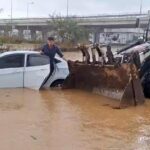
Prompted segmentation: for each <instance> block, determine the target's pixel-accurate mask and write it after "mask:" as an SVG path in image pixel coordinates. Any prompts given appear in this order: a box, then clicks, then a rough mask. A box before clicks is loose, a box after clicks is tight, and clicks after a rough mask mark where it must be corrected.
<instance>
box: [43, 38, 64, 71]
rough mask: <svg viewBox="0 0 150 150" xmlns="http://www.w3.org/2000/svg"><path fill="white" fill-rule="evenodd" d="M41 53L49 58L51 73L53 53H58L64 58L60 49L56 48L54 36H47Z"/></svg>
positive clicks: (52, 69)
mask: <svg viewBox="0 0 150 150" xmlns="http://www.w3.org/2000/svg"><path fill="white" fill-rule="evenodd" d="M42 54H44V55H46V56H48V57H49V58H50V67H51V74H52V73H53V71H54V63H55V55H56V54H58V55H59V56H60V57H61V58H63V59H64V60H65V58H64V55H63V54H62V52H61V50H60V49H59V48H58V46H56V45H55V39H54V37H48V39H47V44H46V45H44V47H43V48H42Z"/></svg>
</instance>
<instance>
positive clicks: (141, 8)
mask: <svg viewBox="0 0 150 150" xmlns="http://www.w3.org/2000/svg"><path fill="white" fill-rule="evenodd" d="M142 10H143V0H141V4H140V15H141V14H142Z"/></svg>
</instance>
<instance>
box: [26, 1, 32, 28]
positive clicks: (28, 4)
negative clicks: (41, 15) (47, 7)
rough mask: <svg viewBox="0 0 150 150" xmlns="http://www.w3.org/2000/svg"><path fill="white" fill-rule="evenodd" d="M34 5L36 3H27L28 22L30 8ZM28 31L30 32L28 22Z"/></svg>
mask: <svg viewBox="0 0 150 150" xmlns="http://www.w3.org/2000/svg"><path fill="white" fill-rule="evenodd" d="M33 4H34V2H28V3H27V21H28V20H29V6H30V5H33ZM27 30H29V25H28V22H27Z"/></svg>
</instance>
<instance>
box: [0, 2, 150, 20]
mask: <svg viewBox="0 0 150 150" xmlns="http://www.w3.org/2000/svg"><path fill="white" fill-rule="evenodd" d="M0 1H1V2H0V8H3V9H4V10H3V12H2V13H1V14H0V18H8V17H10V12H11V11H10V8H11V5H10V1H11V0H0ZM12 1H13V17H14V18H18V17H19V18H20V17H26V16H27V3H28V2H32V1H33V2H34V4H33V5H30V7H29V17H48V15H49V14H53V13H55V14H61V15H66V6H67V4H66V3H67V2H66V1H67V0H12ZM140 3H141V0H69V14H70V15H84V16H85V15H98V14H112V13H114V14H116V13H117V14H119V13H130V12H133V13H135V12H139V10H140ZM148 10H150V0H143V12H147V11H148Z"/></svg>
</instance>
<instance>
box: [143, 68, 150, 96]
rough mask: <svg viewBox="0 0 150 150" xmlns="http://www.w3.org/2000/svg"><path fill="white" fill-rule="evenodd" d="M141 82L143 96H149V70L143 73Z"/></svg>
mask: <svg viewBox="0 0 150 150" xmlns="http://www.w3.org/2000/svg"><path fill="white" fill-rule="evenodd" d="M143 79H144V81H143V82H142V85H143V90H144V94H145V97H147V98H150V71H149V72H147V73H146V74H145V75H144V78H143Z"/></svg>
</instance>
